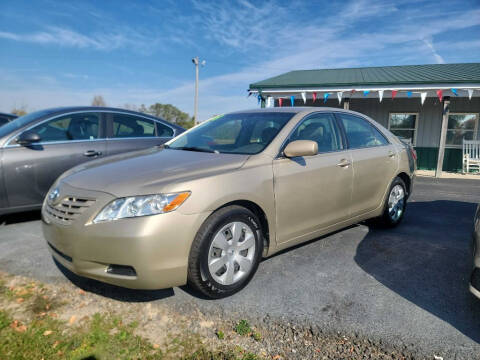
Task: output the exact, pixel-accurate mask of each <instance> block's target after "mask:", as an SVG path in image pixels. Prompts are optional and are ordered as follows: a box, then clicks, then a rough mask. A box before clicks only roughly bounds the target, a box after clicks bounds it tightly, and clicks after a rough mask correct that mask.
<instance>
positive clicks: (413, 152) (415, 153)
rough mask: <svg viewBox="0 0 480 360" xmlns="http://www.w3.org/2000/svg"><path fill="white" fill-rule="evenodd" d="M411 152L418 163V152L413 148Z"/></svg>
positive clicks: (411, 147)
mask: <svg viewBox="0 0 480 360" xmlns="http://www.w3.org/2000/svg"><path fill="white" fill-rule="evenodd" d="M410 152H411V153H412V157H413V160H415V161H417V152H416V151H415V149H414V148H413V146H410Z"/></svg>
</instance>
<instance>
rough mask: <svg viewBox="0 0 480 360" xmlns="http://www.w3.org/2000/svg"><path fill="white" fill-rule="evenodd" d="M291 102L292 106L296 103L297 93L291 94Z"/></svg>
mask: <svg viewBox="0 0 480 360" xmlns="http://www.w3.org/2000/svg"><path fill="white" fill-rule="evenodd" d="M290 104H291V105H292V106H294V105H295V95H292V96H290Z"/></svg>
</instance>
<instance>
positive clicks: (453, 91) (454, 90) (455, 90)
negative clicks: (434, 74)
mask: <svg viewBox="0 0 480 360" xmlns="http://www.w3.org/2000/svg"><path fill="white" fill-rule="evenodd" d="M452 93H454V94H455V96H458V93H457V89H454V88H452Z"/></svg>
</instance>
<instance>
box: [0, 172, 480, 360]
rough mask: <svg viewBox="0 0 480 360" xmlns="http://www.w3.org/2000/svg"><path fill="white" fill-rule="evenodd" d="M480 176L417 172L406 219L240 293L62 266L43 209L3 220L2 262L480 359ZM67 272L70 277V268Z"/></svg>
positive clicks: (301, 257)
mask: <svg viewBox="0 0 480 360" xmlns="http://www.w3.org/2000/svg"><path fill="white" fill-rule="evenodd" d="M478 202H480V181H478V180H453V179H451V180H447V179H443V180H436V179H431V178H417V181H416V183H415V189H414V195H413V197H412V198H411V199H410V202H409V205H408V208H407V213H406V217H405V219H404V222H403V223H402V224H401V225H400V226H399V227H398V228H396V229H394V230H382V229H374V228H369V227H368V226H367V225H364V224H360V225H357V226H353V227H350V228H348V229H345V230H343V231H340V232H337V233H335V234H332V235H330V236H327V237H324V238H321V239H317V240H315V241H312V242H309V243H307V244H305V245H302V246H299V247H296V248H293V249H290V250H288V251H285V252H282V253H280V254H278V255H276V256H273V257H271V258H269V259H266V260H264V261H263V262H262V263H261V265H260V267H259V270H258V272H257V274H256V276H255V277H254V278H253V280H252V282H251V283H250V284H249V285H248V286H247V287H246V288H245V289H244V290H243V291H242V292H240V293H239V294H237V295H235V296H233V297H230V298H226V299H223V300H214V301H212V300H205V299H202V298H201V297H199V296H198V295H196V294H192V293H191V292H190V291H189V290H188V289H184V288H182V289H177V288H175V289H167V290H160V291H133V290H126V289H121V288H117V287H113V286H110V285H105V284H101V283H99V282H96V281H93V280H87V279H82V278H78V277H77V276H75V275H73V274H71V273H68V272H67V271H66V270H64V269H59V268H58V267H57V266H56V265H55V264H54V262H53V261H52V258H51V257H50V256H49V253H48V251H47V247H46V244H45V242H44V240H43V238H42V235H41V229H40V220H39V214H38V213H28V214H18V215H15V216H8V217H5V218H3V219H2V222H3V224H2V225H0V270H1V271H5V272H8V273H10V274H14V275H24V276H28V277H32V278H35V279H38V280H41V281H45V282H49V283H56V282H66V281H72V282H74V283H75V284H76V285H77V286H79V287H81V288H83V289H84V290H86V291H90V292H94V293H97V294H100V295H102V296H107V297H111V298H114V299H117V300H121V301H127V302H147V301H148V302H151V303H152V304H155V303H163V304H168V305H170V306H172V307H175V308H179V309H185V311H188V309H192V308H195V309H199V310H200V311H202V312H204V313H215V314H220V315H222V314H226V315H228V316H230V317H235V318H240V317H245V318H249V319H251V320H252V321H266V319H268V320H274V321H281V322H289V323H292V324H298V326H302V325H304V326H309V327H312V328H314V329H317V330H320V331H325V332H334V331H340V332H342V333H345V334H357V335H360V336H364V337H369V338H373V339H376V340H380V341H382V342H384V343H386V344H392V345H395V346H407V347H413V348H416V349H419V350H420V351H421V352H425V353H428V354H442V356H447V357H449V358H450V357H453V356H455V355H457V356H458V357H459V358H477V357H479V354H480V344H479V343H480V300H477V299H475V298H474V297H473V296H471V295H470V293H469V292H468V286H467V285H468V276H469V271H470V257H471V255H470V250H469V246H470V242H471V230H472V222H473V215H474V210H475V206H476V203H478ZM65 275H67V277H66V276H65Z"/></svg>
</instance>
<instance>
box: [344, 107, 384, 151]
mask: <svg viewBox="0 0 480 360" xmlns="http://www.w3.org/2000/svg"><path fill="white" fill-rule="evenodd" d="M339 116H340V119H341V121H342V124H343V127H344V128H345V133H346V136H347V141H348V145H349V147H350V148H351V149H359V148H366V147H374V146H381V145H386V144H388V140H387V139H386V138H385V136H383V135H382V134H381V133H380V131H378V130H377V129H376V128H375V127H374V126H372V125H371V124H370V123H369V122H368V121H367V120H365V119H362V118H361V117H359V116H355V115H350V114H339Z"/></svg>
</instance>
